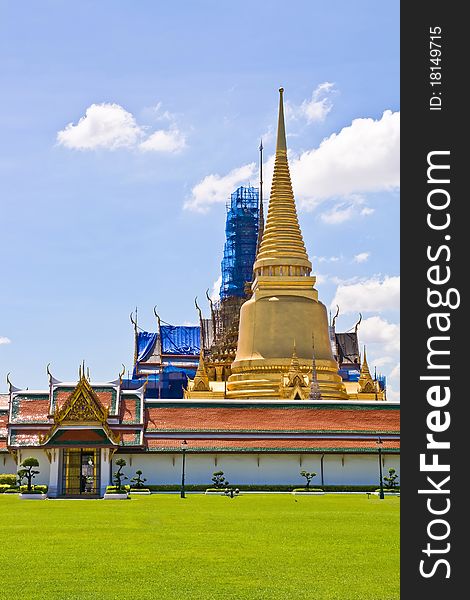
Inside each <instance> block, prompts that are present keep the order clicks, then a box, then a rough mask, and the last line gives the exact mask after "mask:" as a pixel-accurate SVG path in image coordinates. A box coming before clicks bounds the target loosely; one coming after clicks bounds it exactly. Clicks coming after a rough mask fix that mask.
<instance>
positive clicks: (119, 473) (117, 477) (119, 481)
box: [114, 458, 127, 492]
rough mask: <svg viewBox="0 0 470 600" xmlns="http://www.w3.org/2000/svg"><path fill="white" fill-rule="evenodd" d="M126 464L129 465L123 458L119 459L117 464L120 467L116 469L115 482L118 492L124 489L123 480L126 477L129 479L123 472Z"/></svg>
mask: <svg viewBox="0 0 470 600" xmlns="http://www.w3.org/2000/svg"><path fill="white" fill-rule="evenodd" d="M126 465H127V463H126V461H125V460H124V459H123V458H118V459H117V461H116V466H118V467H119V469H118V470H117V471H116V473H114V483H115V484H116V491H117V492H120V491H121V490H122V482H123V480H124V479H127V477H126V476H125V475H124V473H123V472H122V468H123V467H125V466H126Z"/></svg>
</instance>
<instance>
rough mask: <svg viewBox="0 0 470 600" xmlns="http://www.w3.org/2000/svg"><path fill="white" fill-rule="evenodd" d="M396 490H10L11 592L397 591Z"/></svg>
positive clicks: (59, 598)
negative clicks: (83, 493)
mask: <svg viewBox="0 0 470 600" xmlns="http://www.w3.org/2000/svg"><path fill="white" fill-rule="evenodd" d="M399 506H400V500H399V498H397V497H389V498H386V499H385V500H379V499H378V498H377V497H376V496H371V497H370V499H367V496H366V494H361V495H347V496H346V495H341V496H338V495H325V496H315V497H306V496H297V497H295V496H292V495H289V494H282V495H281V494H279V495H278V494H260V495H258V494H256V495H255V494H253V495H251V494H250V495H244V496H241V497H239V498H234V499H233V500H232V499H230V498H225V497H223V496H204V495H199V494H198V495H189V496H188V497H187V498H186V499H185V500H182V499H181V498H179V496H177V495H160V494H158V495H156V494H154V495H152V496H140V497H137V496H134V497H133V498H132V499H131V500H127V501H105V500H45V501H26V500H20V499H19V498H18V497H17V496H16V495H3V494H2V495H1V496H0V532H1V545H0V565H1V567H2V573H1V580H0V597H2V598H8V600H17V599H18V600H20V599H21V600H23V599H24V598H31V599H34V600H35V599H39V598H40V599H43V600H44V599H45V600H49V599H54V600H76V599H80V600H82V599H83V600H114V599H116V600H127V599H131V598H132V599H134V598H135V599H136V600H144V599H145V600H147V599H149V600H150V599H151V600H166V599H171V600H183V599H185V598H191V599H197V600H212V599H217V600H238V599H249V600H258V599H267V600H278V599H279V600H288V599H290V598H292V599H294V598H295V599H296V600H299V599H303V598H308V599H309V600H356V599H357V600H393V599H398V598H399Z"/></svg>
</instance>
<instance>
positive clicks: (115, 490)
mask: <svg viewBox="0 0 470 600" xmlns="http://www.w3.org/2000/svg"><path fill="white" fill-rule="evenodd" d="M130 489H131V486H130V485H122V486H121V487H120V488H119V487H118V486H117V485H108V486H106V493H107V494H128V493H129V492H130Z"/></svg>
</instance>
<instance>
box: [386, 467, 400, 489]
mask: <svg viewBox="0 0 470 600" xmlns="http://www.w3.org/2000/svg"><path fill="white" fill-rule="evenodd" d="M397 479H398V475H397V472H396V470H395V469H394V468H393V467H391V468H390V469H389V470H388V477H384V481H385V482H386V483H387V487H388V488H389V489H390V490H393V489H395V488H396V487H398V481H397Z"/></svg>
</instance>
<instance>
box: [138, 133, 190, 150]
mask: <svg viewBox="0 0 470 600" xmlns="http://www.w3.org/2000/svg"><path fill="white" fill-rule="evenodd" d="M139 148H140V149H141V150H143V151H144V152H149V151H150V152H180V151H181V150H183V148H186V138H185V137H184V135H183V134H182V133H181V131H179V130H178V129H169V130H168V131H164V130H160V131H156V132H155V133H152V134H151V135H150V136H149V137H148V138H147V139H146V140H145V141H143V142H142V143H141V144H140V145H139Z"/></svg>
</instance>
